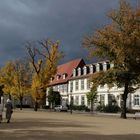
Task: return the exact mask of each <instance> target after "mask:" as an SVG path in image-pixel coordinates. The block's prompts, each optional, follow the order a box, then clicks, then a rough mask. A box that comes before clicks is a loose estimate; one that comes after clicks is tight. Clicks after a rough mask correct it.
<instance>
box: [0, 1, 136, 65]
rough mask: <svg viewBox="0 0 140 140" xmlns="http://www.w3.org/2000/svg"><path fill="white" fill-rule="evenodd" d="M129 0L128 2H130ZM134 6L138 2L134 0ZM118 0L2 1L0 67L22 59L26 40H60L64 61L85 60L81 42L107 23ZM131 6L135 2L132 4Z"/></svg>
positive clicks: (0, 14) (0, 15) (85, 53)
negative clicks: (108, 14) (108, 16)
mask: <svg viewBox="0 0 140 140" xmlns="http://www.w3.org/2000/svg"><path fill="white" fill-rule="evenodd" d="M129 1H131V0H129ZM134 1H135V3H136V1H137V0H134ZM118 2H119V0H4V1H2V2H1V4H0V65H3V64H4V63H5V62H6V61H7V60H9V59H16V58H19V57H24V56H25V51H24V44H25V43H26V41H30V40H31V41H35V40H42V39H45V38H51V39H54V40H60V42H61V50H63V51H64V53H65V58H64V60H63V62H66V61H68V60H70V59H73V58H77V57H84V58H85V57H86V56H87V52H86V51H85V49H84V48H82V46H81V40H82V39H83V37H84V36H85V35H87V34H91V33H93V32H94V30H95V29H97V28H100V27H102V26H104V25H105V24H107V23H108V22H109V20H108V19H107V18H106V13H107V12H108V11H109V10H111V9H113V8H114V7H117V5H118ZM133 3H134V2H133Z"/></svg>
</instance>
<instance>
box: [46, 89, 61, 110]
mask: <svg viewBox="0 0 140 140" xmlns="http://www.w3.org/2000/svg"><path fill="white" fill-rule="evenodd" d="M48 102H49V105H50V108H54V107H55V106H56V105H60V103H61V95H60V93H59V92H57V91H53V88H50V89H49V91H48Z"/></svg>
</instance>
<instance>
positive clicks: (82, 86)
mask: <svg viewBox="0 0 140 140" xmlns="http://www.w3.org/2000/svg"><path fill="white" fill-rule="evenodd" d="M84 89H85V84H84V79H81V90H84Z"/></svg>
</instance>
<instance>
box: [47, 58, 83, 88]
mask: <svg viewBox="0 0 140 140" xmlns="http://www.w3.org/2000/svg"><path fill="white" fill-rule="evenodd" d="M84 65H85V62H84V60H83V59H76V60H72V61H69V62H67V63H65V64H62V65H59V66H58V67H57V73H56V75H55V76H54V79H53V81H52V82H50V84H49V85H50V86H51V85H57V84H62V83H66V82H68V80H69V79H70V78H71V77H72V73H73V69H74V68H77V67H83V66H84ZM63 74H66V78H65V79H63ZM57 75H59V76H60V78H59V79H58V80H57Z"/></svg>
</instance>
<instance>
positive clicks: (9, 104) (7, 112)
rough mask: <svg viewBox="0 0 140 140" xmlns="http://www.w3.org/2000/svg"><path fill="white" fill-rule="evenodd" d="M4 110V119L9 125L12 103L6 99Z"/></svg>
mask: <svg viewBox="0 0 140 140" xmlns="http://www.w3.org/2000/svg"><path fill="white" fill-rule="evenodd" d="M5 108H6V119H7V123H10V119H11V116H12V113H13V105H12V101H11V100H10V99H7V101H6V104H5Z"/></svg>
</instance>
